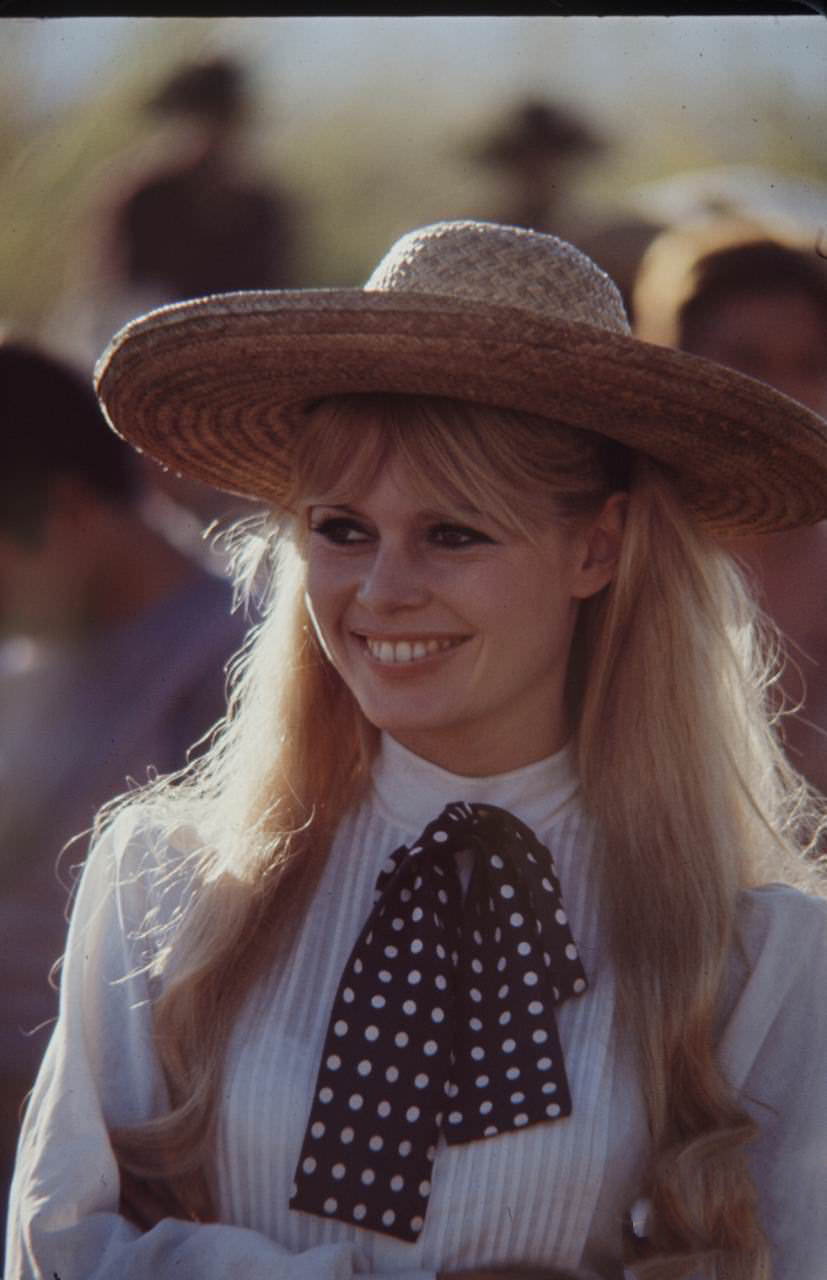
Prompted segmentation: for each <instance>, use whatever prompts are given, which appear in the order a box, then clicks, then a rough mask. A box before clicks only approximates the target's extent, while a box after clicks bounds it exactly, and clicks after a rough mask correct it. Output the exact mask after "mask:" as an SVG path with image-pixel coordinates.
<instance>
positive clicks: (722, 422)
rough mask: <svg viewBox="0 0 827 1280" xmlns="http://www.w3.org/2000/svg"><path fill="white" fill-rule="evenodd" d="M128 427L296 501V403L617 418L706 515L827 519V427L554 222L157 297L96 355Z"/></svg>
mask: <svg viewBox="0 0 827 1280" xmlns="http://www.w3.org/2000/svg"><path fill="white" fill-rule="evenodd" d="M96 382H97V387H98V393H99V396H100V398H101V403H102V404H103V406H104V409H105V412H106V414H107V416H108V418H109V420H110V422H111V423H112V425H113V427H114V428H115V430H116V431H117V432H118V433H119V434H120V435H122V436H123V437H124V438H125V439H127V440H129V441H130V442H131V443H132V444H134V445H135V446H137V447H138V448H139V449H141V450H143V451H145V452H146V453H147V454H149V455H150V456H151V457H153V458H155V459H156V460H157V461H159V462H161V463H162V464H164V465H166V466H168V467H170V468H172V469H173V470H174V471H177V472H181V473H183V474H184V475H189V476H192V477H194V478H196V479H198V480H201V481H205V482H206V483H208V484H212V485H215V486H217V487H218V488H221V489H226V490H228V491H229V492H232V493H236V494H240V495H243V496H245V497H248V498H253V499H256V500H264V501H268V502H274V503H276V504H278V503H280V502H281V501H282V500H283V498H284V496H285V494H286V492H287V488H288V485H289V478H290V468H291V448H290V435H291V423H292V422H293V421H294V420H295V414H296V413H297V412H300V411H301V409H302V407H303V406H306V405H308V404H309V403H311V402H312V401H314V400H317V399H319V398H320V397H322V396H326V395H333V394H337V393H350V392H396V393H407V394H429V395H437V396H448V397H452V398H454V399H461V400H469V401H475V402H479V403H483V404H489V405H493V406H498V407H501V408H507V409H518V410H523V411H525V412H528V413H534V414H539V415H541V416H545V417H549V418H552V419H556V420H558V421H562V422H565V423H568V424H569V425H571V426H575V427H581V428H584V429H586V430H592V431H599V432H601V433H603V434H605V435H607V436H610V437H612V438H613V439H615V440H618V441H620V442H621V443H623V444H626V445H628V446H630V447H631V448H633V449H637V450H640V451H642V452H644V453H646V454H649V455H650V456H651V457H653V458H656V459H657V460H658V461H660V462H661V463H663V464H664V465H665V466H666V468H667V469H668V470H669V471H670V472H671V473H672V474H673V475H674V478H675V481H676V483H677V486H678V488H679V490H680V492H681V493H682V495H683V497H684V500H685V501H686V502H687V503H688V504H689V505H690V507H691V508H692V509H693V510H694V511H695V512H696V513H697V515H698V517H699V518H700V519H701V520H702V521H703V522H704V523H705V524H707V525H708V526H710V527H712V528H714V529H716V530H718V531H720V532H727V533H747V532H760V531H768V530H773V529H782V528H788V527H791V526H793V525H796V524H807V523H812V522H814V521H816V520H819V519H821V518H822V517H824V516H827V423H825V422H824V421H823V420H822V419H821V418H819V417H818V416H817V415H816V414H814V413H812V412H810V411H809V410H807V409H805V408H804V407H803V406H801V405H799V404H797V403H796V402H795V401H793V400H790V399H788V398H787V397H786V396H783V395H782V394H781V393H780V392H777V391H774V390H773V389H771V388H770V387H768V386H765V385H764V384H763V383H760V382H756V381H754V380H753V379H751V378H747V377H745V376H743V375H741V374H737V373H734V372H732V371H731V370H729V369H725V368H724V367H723V366H720V365H717V364H713V363H712V362H711V361H708V360H702V359H700V358H699V357H696V356H691V355H687V354H686V353H684V352H680V351H674V350H671V349H668V348H665V347H659V346H653V345H650V344H648V343H645V342H641V341H639V340H638V339H636V338H634V337H632V335H631V333H630V330H629V325H628V321H627V319H626V315H625V312H624V309H623V304H622V301H621V298H620V294H619V293H618V291H617V289H616V288H615V286H614V285H613V283H612V282H611V280H610V279H609V277H608V276H607V275H605V273H604V272H602V271H601V270H600V269H599V268H598V267H596V266H595V264H594V263H593V262H592V261H591V260H590V259H589V258H587V257H586V256H585V255H584V254H582V253H580V252H579V251H578V250H577V249H575V248H573V247H572V246H571V245H569V244H567V243H566V242H565V241H562V240H559V239H557V237H555V236H551V235H544V234H540V233H537V232H533V231H526V230H523V229H521V228H516V227H503V226H499V225H497V224H495V223H485V222H443V223H437V224H435V225H433V226H430V227H424V228H422V229H420V230H418V231H412V232H410V233H409V234H408V235H405V236H403V237H402V239H401V240H399V241H398V242H397V243H396V244H395V245H394V246H393V247H392V248H391V250H390V251H389V252H388V254H387V255H386V257H385V258H384V259H383V260H382V262H381V263H380V264H379V266H378V267H377V268H376V270H375V271H374V273H373V275H372V276H371V277H370V279H369V280H368V282H367V284H366V285H365V286H364V288H363V289H314V290H297V291H266V292H258V293H256V292H254V293H236V294H222V295H215V296H213V297H209V298H203V299H200V300H197V301H193V302H185V303H179V304H177V305H174V306H170V307H163V308H161V309H160V310H157V311H154V312H151V313H150V314H149V315H147V316H144V317H142V318H140V319H138V320H136V321H133V323H132V324H130V325H128V326H127V327H126V328H125V329H124V330H122V331H121V333H119V334H118V335H116V337H115V338H114V339H113V341H112V343H111V344H110V346H109V348H108V349H107V351H106V352H104V354H103V356H102V357H101V360H100V362H99V364H98V368H97V370H96Z"/></svg>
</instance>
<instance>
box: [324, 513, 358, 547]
mask: <svg viewBox="0 0 827 1280" xmlns="http://www.w3.org/2000/svg"><path fill="white" fill-rule="evenodd" d="M310 532H311V533H318V534H321V536H322V537H323V538H326V539H327V541H328V542H333V543H335V544H336V545H337V546H348V545H350V544H352V543H355V542H366V541H367V539H368V537H369V534H368V531H367V530H366V529H365V528H364V526H363V525H360V524H359V523H358V521H356V520H351V519H348V518H347V517H346V516H328V517H327V519H325V520H319V521H316V522H314V523H313V524H311V526H310Z"/></svg>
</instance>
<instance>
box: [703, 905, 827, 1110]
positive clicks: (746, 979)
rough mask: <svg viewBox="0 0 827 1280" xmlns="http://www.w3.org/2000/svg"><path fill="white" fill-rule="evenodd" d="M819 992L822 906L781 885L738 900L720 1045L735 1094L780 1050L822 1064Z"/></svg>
mask: <svg viewBox="0 0 827 1280" xmlns="http://www.w3.org/2000/svg"><path fill="white" fill-rule="evenodd" d="M826 984H827V901H825V900H824V899H823V898H820V897H818V896H815V895H813V894H809V893H804V892H802V891H801V890H800V889H794V888H791V887H790V886H788V885H782V884H770V885H765V886H762V887H761V888H757V889H750V890H748V891H745V892H744V893H742V894H741V895H740V897H739V902H738V919H737V927H736V944H735V947H734V948H733V952H732V957H731V963H730V966H729V974H728V981H727V984H726V993H725V1001H724V1009H723V1018H722V1025H721V1034H720V1041H719V1046H720V1052H721V1058H722V1062H723V1065H724V1067H725V1069H726V1071H727V1074H728V1075H729V1077H730V1079H732V1080H733V1082H734V1083H735V1084H736V1085H737V1086H738V1087H741V1086H742V1085H743V1083H744V1081H745V1080H746V1079H747V1077H748V1075H749V1074H750V1073H751V1072H752V1071H753V1070H755V1069H756V1067H757V1066H758V1064H759V1063H761V1062H763V1063H764V1066H765V1067H766V1064H767V1062H768V1061H770V1060H773V1061H774V1058H773V1055H775V1056H776V1057H777V1055H778V1053H779V1052H780V1051H781V1047H782V1046H783V1047H784V1052H785V1053H788V1052H791V1051H794V1052H795V1053H796V1054H799V1055H800V1056H801V1059H802V1062H803V1061H805V1060H806V1061H810V1062H811V1061H814V1060H817V1059H818V1058H819V1057H821V1058H823V1056H824V1054H825V1053H827V1006H825V1003H824V989H825V985H826Z"/></svg>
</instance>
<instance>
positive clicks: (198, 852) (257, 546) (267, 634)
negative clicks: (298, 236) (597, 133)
mask: <svg viewBox="0 0 827 1280" xmlns="http://www.w3.org/2000/svg"><path fill="white" fill-rule="evenodd" d="M293 450H294V452H293V474H294V484H293V488H292V491H291V493H290V495H289V498H288V501H287V503H286V509H285V511H284V512H283V513H282V514H281V516H280V517H279V518H278V519H276V518H272V519H270V520H268V521H264V522H263V523H262V525H261V526H260V527H259V528H248V529H247V530H246V531H245V532H244V534H243V536H240V538H239V542H238V568H239V574H238V590H239V593H240V594H241V595H242V596H244V597H245V598H246V597H249V596H251V594H252V593H253V591H254V587H255V585H256V584H259V585H261V584H263V588H264V594H263V598H262V600H261V602H260V607H261V611H262V618H261V621H260V623H259V624H258V626H257V629H256V631H255V634H254V635H253V636H252V638H251V639H250V641H249V642H248V644H247V646H246V648H245V650H244V652H243V653H242V655H241V656H240V658H239V660H238V661H237V663H236V664H235V666H234V669H233V671H232V675H231V680H230V690H229V694H230V696H229V711H228V716H227V719H226V722H225V723H224V725H223V727H222V728H221V729H220V731H219V732H218V734H217V736H216V738H215V741H214V743H213V745H212V747H211V749H210V751H209V752H208V753H207V754H206V755H205V756H204V757H203V758H201V759H198V760H196V761H195V762H194V763H193V765H192V766H191V767H190V769H189V770H187V771H185V772H184V773H183V774H182V775H180V776H178V777H176V778H174V779H172V780H162V781H161V782H159V783H158V784H157V785H156V786H155V787H154V788H152V789H151V790H150V791H148V792H146V793H144V794H143V795H142V796H141V797H140V800H141V801H142V803H143V805H144V806H145V809H146V812H147V815H148V817H149V818H151V819H152V820H154V822H155V823H156V825H157V826H158V829H159V830H160V831H161V832H163V833H165V835H166V838H167V840H168V841H169V843H170V844H171V845H175V843H176V840H177V836H176V832H177V831H178V830H179V829H180V828H184V827H186V828H188V829H193V828H194V829H195V830H196V831H197V832H198V839H197V841H196V843H195V846H194V849H193V851H192V852H190V853H189V854H188V855H187V856H186V857H185V858H183V859H182V860H179V861H178V862H175V864H174V865H175V869H174V870H172V869H168V870H167V871H166V872H165V874H166V875H167V876H168V877H169V876H179V877H180V876H183V877H185V879H186V883H187V885H188V886H192V887H193V892H192V894H191V896H190V898H189V906H188V908H187V910H186V911H185V912H184V914H183V918H182V920H181V921H180V922H179V923H178V924H177V927H176V928H175V929H174V930H173V931H171V932H167V933H162V932H161V931H160V930H156V929H154V927H153V923H152V918H151V917H148V922H147V930H146V938H145V941H146V943H147V945H148V946H149V948H150V957H151V958H150V960H149V961H148V965H149V968H150V971H151V973H152V975H153V977H154V978H155V979H156V980H157V981H158V982H159V983H160V988H161V994H160V996H159V997H158V999H157V1002H156V1004H155V1008H154V1020H155V1033H156V1042H157V1048H158V1053H159V1057H160V1060H161V1062H162V1065H163V1068H164V1072H165V1075H166V1079H167V1083H168V1087H169V1093H170V1101H171V1109H170V1111H169V1113H168V1114H165V1115H162V1116H159V1117H157V1118H156V1119H154V1120H152V1121H150V1122H149V1123H147V1124H143V1125H139V1126H135V1127H133V1128H130V1129H119V1130H117V1131H115V1132H113V1134H112V1140H113V1145H114V1148H115V1151H116V1154H117V1157H118V1160H119V1164H120V1167H121V1172H122V1177H123V1186H124V1189H125V1191H124V1211H125V1212H129V1211H130V1197H129V1191H130V1187H132V1186H133V1185H136V1184H137V1183H141V1184H142V1185H149V1186H150V1187H151V1188H153V1194H155V1195H156V1197H157V1200H158V1205H159V1212H167V1213H173V1214H177V1215H181V1214H184V1215H189V1216H195V1217H197V1218H199V1219H201V1220H205V1221H207V1220H210V1219H211V1218H212V1217H213V1216H214V1196H215V1187H214V1183H213V1179H212V1172H211V1171H212V1169H213V1168H214V1149H215V1147H214V1144H215V1134H216V1117H217V1111H218V1105H219V1097H220V1085H221V1073H222V1070H223V1059H224V1053H225V1050H226V1046H227V1043H228V1040H229V1037H230V1034H231V1031H232V1028H233V1025H234V1023H235V1021H236V1018H237V1017H238V1014H239V1012H240V1010H241V1008H242V1005H243V1002H244V1000H245V999H246V997H247V996H248V994H249V993H250V992H251V990H252V989H253V986H254V984H255V983H256V982H257V981H258V980H259V979H260V978H261V977H262V976H263V975H264V974H265V973H266V972H267V971H268V970H269V969H270V968H271V967H272V965H273V964H274V963H278V962H279V960H280V957H281V956H282V955H283V954H284V948H285V947H286V946H287V944H288V943H289V941H290V939H291V936H292V932H293V930H294V929H295V927H296V925H297V922H299V921H300V920H301V916H302V913H303V910H304V908H305V906H306V903H307V901H308V898H309V895H310V894H311V893H312V891H313V888H314V886H315V885H316V883H317V882H318V877H319V874H320V872H321V869H322V867H323V865H324V860H325V858H326V856H327V852H328V849H329V847H330V842H331V840H332V838H333V835H334V833H335V830H336V827H337V825H338V823H339V821H340V819H341V817H342V816H343V815H344V813H345V812H346V811H347V810H348V809H349V808H351V807H352V806H353V805H355V804H357V803H358V802H359V800H360V798H361V797H362V795H363V793H364V788H365V786H366V783H367V780H368V778H369V771H370V765H371V761H372V758H373V755H374V753H375V750H376V747H377V740H378V735H377V733H376V731H375V730H374V729H373V728H372V727H371V726H370V725H368V724H367V722H366V721H365V719H364V717H363V716H362V715H361V713H360V711H359V709H358V707H357V705H356V704H355V701H354V699H353V698H352V696H351V694H350V692H349V691H348V689H347V688H346V686H345V685H344V683H343V682H342V681H341V679H340V678H339V676H338V675H337V673H336V672H335V671H334V670H333V668H332V667H331V666H330V664H329V663H328V662H327V660H326V658H325V656H324V654H323V652H322V650H321V647H320V645H319V643H318V640H317V638H316V636H315V634H314V631H313V628H312V624H311V621H310V618H309V615H308V611H307V606H306V603H305V599H304V575H305V563H304V554H305V545H306V537H307V533H306V510H305V508H306V505H307V503H308V502H310V501H320V500H323V501H325V502H329V503H336V502H343V503H344V502H351V501H354V500H355V499H357V498H358V497H359V495H360V494H361V493H364V492H365V491H366V490H368V489H369V488H370V486H371V484H372V482H373V480H375V479H376V477H377V476H378V475H379V473H380V471H381V470H382V468H383V467H384V466H385V465H386V464H387V463H388V461H389V460H390V459H392V460H393V462H394V463H395V464H396V463H398V464H399V465H400V466H402V467H404V468H405V474H406V482H409V483H410V485H411V488H412V490H413V491H414V492H415V493H416V495H417V496H418V497H419V498H421V499H423V500H425V501H427V502H437V503H439V504H445V503H460V504H461V505H463V506H468V505H470V506H472V507H474V508H478V509H479V510H480V511H482V512H485V514H486V516H487V517H488V518H490V519H493V520H494V521H497V522H500V523H501V524H502V525H503V527H504V528H507V529H511V530H513V531H517V532H519V533H521V534H522V535H524V536H526V537H529V538H530V537H532V536H533V535H534V533H535V532H536V531H537V530H538V529H539V528H541V527H542V526H543V525H544V524H547V523H548V522H549V521H553V520H556V521H562V522H573V521H577V520H579V519H587V518H588V517H589V516H590V515H592V514H594V513H596V512H597V511H598V510H600V508H601V506H602V504H603V503H604V502H605V500H606V498H607V497H608V496H609V495H610V494H611V493H612V492H613V491H614V490H616V489H617V488H625V487H626V486H628V487H629V495H630V496H629V514H628V519H627V528H626V533H625V536H624V540H623V549H622V555H621V563H620V565H619V568H618V572H617V575H616V579H615V581H614V583H612V584H611V585H610V586H609V587H608V588H607V589H605V590H604V591H603V592H601V593H600V594H599V595H598V596H597V597H594V598H593V599H592V600H590V601H588V602H586V604H585V605H584V606H583V607H582V609H581V615H580V618H579V620H578V628H577V634H576V637H575V651H574V653H573V657H572V663H571V671H570V679H569V686H570V688H569V695H570V696H569V702H570V708H571V711H572V723H573V724H575V726H576V729H575V739H574V749H575V752H576V758H577V761H578V765H579V770H580V775H581V779H582V785H583V796H584V802H585V805H586V807H587V809H588V811H589V812H590V813H591V814H592V815H593V817H594V819H595V820H596V821H597V823H598V824H599V827H600V829H601V833H602V836H603V837H604V839H603V844H604V847H605V857H604V859H603V864H602V868H601V877H602V884H601V886H599V891H600V892H601V894H602V897H603V901H604V903H605V909H606V918H607V929H608V932H609V935H610V937H611V939H612V948H613V952H614V956H615V961H616V966H617V972H618V988H619V1017H618V1027H619V1028H621V1027H622V1028H623V1029H624V1032H625V1034H626V1036H627V1037H628V1041H629V1045H630V1047H631V1048H632V1051H633V1052H634V1053H635V1054H637V1056H638V1058H639V1061H640V1069H641V1073H642V1087H643V1093H644V1096H645V1097H646V1099H647V1106H648V1113H649V1127H650V1134H651V1141H652V1160H651V1164H650V1169H649V1174H648V1187H647V1189H648V1191H649V1194H650V1196H651V1198H652V1201H653V1204H654V1206H655V1223H656V1229H655V1234H654V1236H653V1238H652V1240H651V1242H650V1247H649V1250H648V1256H646V1257H644V1258H640V1259H638V1260H637V1262H636V1266H637V1267H638V1269H639V1270H638V1274H639V1275H641V1276H643V1277H645V1278H646V1280H668V1278H670V1277H679V1276H688V1275H689V1274H690V1273H691V1272H692V1270H693V1269H694V1268H695V1267H697V1266H698V1265H700V1263H701V1262H702V1261H704V1260H712V1261H713V1262H714V1263H715V1264H716V1265H717V1266H718V1275H719V1277H720V1278H721V1280H764V1277H766V1276H767V1275H768V1271H767V1261H766V1258H767V1253H766V1247H765V1244H764V1242H763V1239H762V1236H761V1232H760V1228H759V1225H758V1223H757V1218H756V1210H755V1206H754V1194H753V1188H752V1184H751V1181H750V1179H749V1177H748V1174H747V1171H746V1165H745V1158H744V1146H745V1144H746V1142H747V1141H748V1139H749V1137H750V1136H751V1134H752V1126H751V1124H750V1122H749V1120H748V1118H747V1116H746V1115H745V1113H744V1112H743V1111H742V1109H741V1108H740V1107H739V1106H738V1105H737V1103H736V1101H735V1099H734V1098H733V1097H732V1095H731V1092H730V1090H729V1088H728V1086H727V1084H726V1081H725V1080H724V1078H723V1076H722V1074H721V1072H720V1069H719V1067H718V1065H717V1062H716V1058H715V1052H714V1049H715V1040H714V1035H715V1026H716V1018H717V1017H718V1015H719V1010H720V999H721V992H722V987H723V981H724V975H725V972H726V967H727V963H728V960H729V958H730V955H731V951H732V947H733V945H734V941H735V939H734V929H735V919H736V901H737V895H738V893H739V892H740V891H741V890H742V889H744V888H745V887H748V886H750V885H752V884H757V883H762V882H764V881H767V880H771V879H785V880H787V881H789V882H792V883H801V884H807V883H810V884H813V883H814V877H815V874H816V873H815V871H814V870H812V869H809V870H808V869H807V865H806V864H805V862H804V861H803V859H802V857H801V854H800V843H801V831H802V830H803V829H804V825H805V823H806V822H807V821H809V810H808V801H807V795H806V792H805V791H804V790H803V789H802V786H801V784H800V783H799V780H798V779H797V777H796V776H795V775H793V773H792V771H791V770H790V768H789V766H788V765H787V764H786V762H785V760H784V757H783V754H782V753H781V751H780V749H779V747H778V744H777V742H776V740H775V737H774V735H773V732H772V729H771V727H770V726H769V724H768V719H767V713H766V697H767V689H768V687H769V685H770V682H771V679H772V672H771V669H770V667H769V666H768V664H767V660H766V650H765V648H764V647H762V645H761V643H759V639H758V638H757V632H756V629H755V625H754V614H753V608H752V605H751V603H750V600H749V598H748V596H747V594H746V592H745V591H744V589H743V587H742V585H741V581H740V578H739V576H738V573H737V571H736V570H735V568H734V566H733V565H732V563H731V562H730V561H729V559H728V558H727V557H726V556H725V555H724V554H723V553H721V552H720V551H719V550H718V549H717V547H715V546H714V544H713V543H712V542H711V540H710V539H708V538H707V537H706V536H704V535H703V534H701V533H699V531H698V530H697V528H696V526H695V524H694V522H692V521H691V520H690V519H689V517H688V516H687V514H686V512H685V511H684V509H683V507H682V506H681V504H680V502H679V501H678V499H677V498H676V496H675V494H674V492H673V490H672V488H671V485H670V483H669V481H668V480H667V479H666V478H665V477H664V476H663V475H662V473H661V472H660V471H659V470H658V469H657V467H656V466H655V465H654V464H651V463H647V462H645V461H644V460H642V459H637V460H635V459H634V458H632V457H631V455H628V454H626V452H625V451H624V450H623V449H621V448H619V447H618V446H615V445H613V444H612V443H611V442H609V441H607V440H606V439H605V438H604V437H602V436H600V435H597V434H593V433H590V432H584V431H576V430H574V429H571V428H568V427H565V426H562V425H560V424H554V423H550V422H548V421H546V420H544V419H540V418H533V417H530V416H528V415H525V414H518V413H511V412H504V411H500V410H497V409H492V408H487V407H482V406H475V405H469V404H465V403H460V402H454V401H444V400H435V399H427V398H419V397H404V396H370V397H347V398H334V399H330V400H326V401H322V402H320V403H319V404H318V405H316V406H314V407H313V408H312V409H311V410H310V411H309V412H307V413H306V414H304V415H302V416H297V418H296V419H295V421H294V425H293ZM320 727H323V731H320ZM127 803H134V801H128V802H127ZM119 807H123V806H122V805H121V806H116V807H115V808H114V809H111V810H109V811H105V812H104V814H103V816H102V819H101V825H104V826H105V825H106V824H107V823H108V822H109V821H111V820H112V819H113V817H114V815H115V814H116V813H117V812H118V810H119ZM152 877H153V880H152V885H151V886H150V893H151V894H153V893H155V894H157V892H158V884H159V877H158V874H157V873H156V872H153V873H152ZM678 918H679V919H680V920H681V928H680V929H679V930H678V929H675V928H674V921H675V919H678ZM133 1216H134V1215H133ZM632 1261H633V1260H632V1259H629V1262H630V1263H632Z"/></svg>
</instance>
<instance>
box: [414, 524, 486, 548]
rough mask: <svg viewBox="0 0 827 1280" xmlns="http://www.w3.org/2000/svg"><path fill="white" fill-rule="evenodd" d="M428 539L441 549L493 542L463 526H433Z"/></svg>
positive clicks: (478, 531) (482, 534) (481, 533)
mask: <svg viewBox="0 0 827 1280" xmlns="http://www.w3.org/2000/svg"><path fill="white" fill-rule="evenodd" d="M429 537H430V540H431V542H436V543H437V544H438V545H439V546H441V547H470V546H473V545H474V544H476V543H481V542H493V541H494V539H493V538H489V536H488V534H487V533H483V532H482V531H481V530H480V529H471V528H469V526H468V525H464V524H437V525H434V526H433V528H432V529H431V530H430V533H429Z"/></svg>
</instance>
